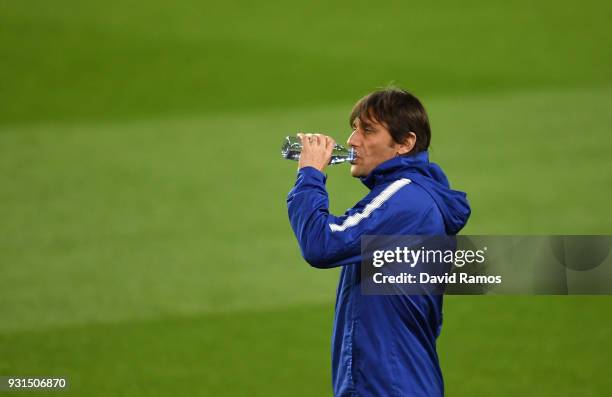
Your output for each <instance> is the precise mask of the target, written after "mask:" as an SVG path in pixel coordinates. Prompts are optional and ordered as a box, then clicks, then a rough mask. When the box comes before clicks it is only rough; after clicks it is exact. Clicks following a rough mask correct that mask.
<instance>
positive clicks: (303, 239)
mask: <svg viewBox="0 0 612 397" xmlns="http://www.w3.org/2000/svg"><path fill="white" fill-rule="evenodd" d="M325 181H326V178H325V175H324V174H323V173H321V172H320V171H319V170H317V169H315V168H313V167H304V168H301V169H300V170H299V171H298V176H297V181H296V183H295V186H294V187H293V189H292V190H291V191H290V192H289V195H288V197H287V206H288V211H289V221H290V222H291V227H292V228H293V232H294V233H295V236H296V237H297V240H298V243H299V245H300V249H301V251H302V256H303V257H304V259H305V260H306V262H308V263H309V264H310V265H311V266H313V267H316V268H332V267H336V266H344V265H349V264H354V263H358V262H360V260H361V236H362V235H365V234H384V233H388V234H393V232H392V231H391V229H390V228H388V225H389V224H391V223H395V224H396V225H397V224H398V223H397V222H400V223H403V222H404V221H405V219H398V215H397V214H395V216H394V215H393V213H392V211H390V210H389V208H387V207H385V205H386V204H384V203H382V202H381V200H380V198H379V196H377V197H370V196H366V198H365V199H364V200H363V201H364V203H365V205H358V206H356V207H355V208H351V209H350V210H348V211H347V212H346V213H345V214H344V215H343V216H341V217H336V216H334V215H332V214H330V213H329V199H328V195H327V190H326V189H325ZM382 194H384V192H383V193H382ZM391 218H393V219H391ZM404 224H405V223H404Z"/></svg>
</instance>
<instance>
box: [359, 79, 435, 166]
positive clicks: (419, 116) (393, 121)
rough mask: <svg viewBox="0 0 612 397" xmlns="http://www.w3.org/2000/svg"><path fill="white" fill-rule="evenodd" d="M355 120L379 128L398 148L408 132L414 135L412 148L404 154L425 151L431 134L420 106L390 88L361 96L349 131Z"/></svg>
mask: <svg viewBox="0 0 612 397" xmlns="http://www.w3.org/2000/svg"><path fill="white" fill-rule="evenodd" d="M357 118H359V119H360V120H363V119H365V120H372V121H376V122H378V123H381V124H383V125H384V126H385V127H386V128H387V129H388V130H389V132H390V133H391V137H392V138H393V140H394V141H395V142H397V143H400V144H401V143H404V141H405V140H406V138H407V137H408V134H409V133H410V132H414V134H415V135H416V144H415V145H414V148H412V150H411V151H410V153H408V154H416V153H419V152H423V151H425V150H427V149H428V148H429V142H430V141H431V130H430V128H429V118H428V117H427V112H425V108H424V107H423V104H421V102H420V101H419V100H418V99H417V98H416V97H415V96H414V95H412V94H411V93H409V92H408V91H405V90H402V89H400V88H395V87H391V88H385V89H383V90H380V91H374V92H372V93H370V94H368V95H366V96H364V97H363V98H361V99H360V100H359V102H357V103H356V104H355V106H354V107H353V111H352V112H351V118H350V120H349V124H350V126H351V128H352V127H353V123H354V121H355V119H357Z"/></svg>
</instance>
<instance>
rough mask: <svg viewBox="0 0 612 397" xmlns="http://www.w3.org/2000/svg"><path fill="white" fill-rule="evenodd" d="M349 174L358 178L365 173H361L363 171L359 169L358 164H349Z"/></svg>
mask: <svg viewBox="0 0 612 397" xmlns="http://www.w3.org/2000/svg"><path fill="white" fill-rule="evenodd" d="M351 176H352V177H353V178H360V177H362V176H365V175H363V171H362V170H361V169H360V167H359V166H358V165H355V164H353V165H351Z"/></svg>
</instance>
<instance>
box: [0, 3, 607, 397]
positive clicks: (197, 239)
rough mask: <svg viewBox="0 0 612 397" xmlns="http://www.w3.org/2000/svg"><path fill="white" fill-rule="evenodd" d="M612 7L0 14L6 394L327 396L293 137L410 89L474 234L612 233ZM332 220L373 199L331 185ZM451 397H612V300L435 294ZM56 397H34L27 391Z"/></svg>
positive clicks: (342, 180)
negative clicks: (290, 145)
mask: <svg viewBox="0 0 612 397" xmlns="http://www.w3.org/2000/svg"><path fill="white" fill-rule="evenodd" d="M611 13H612V8H611V6H610V5H609V4H608V3H606V2H603V1H599V2H598V1H585V2H581V3H580V4H576V3H571V2H561V3H559V2H552V1H546V2H536V3H533V2H528V1H521V2H519V1H516V2H506V3H504V4H503V5H495V4H491V3H490V2H485V1H482V0H480V1H470V2H464V3H461V4H459V3H454V2H445V4H440V3H436V4H435V5H433V4H432V5H429V4H425V3H423V4H419V5H416V4H415V5H411V4H404V3H399V2H388V3H381V4H380V5H376V6H375V5H374V4H373V3H365V2H359V3H354V2H335V3H334V4H327V3H326V2H315V3H308V4H301V5H289V4H285V3H284V2H280V1H274V2H267V3H266V4H260V5H254V4H251V3H248V2H238V1H230V2H224V3H223V4H213V3H210V4H206V3H201V2H196V1H178V2H175V3H173V4H170V3H168V2H161V1H156V0H154V1H152V2H142V1H136V0H129V1H122V2H119V1H115V0H112V1H107V2H102V1H99V0H92V1H90V2H77V1H68V0H63V1H60V2H44V1H30V2H21V3H19V2H10V3H9V2H2V3H0V53H2V54H3V55H2V61H0V74H1V75H2V76H3V78H2V82H1V83H0V175H1V178H2V182H3V183H2V185H1V187H0V319H1V320H0V376H2V375H20V376H28V375H29V376H35V375H64V376H68V377H69V379H70V382H71V392H70V394H73V395H83V396H108V395H117V396H157V395H159V396H162V395H169V394H171V393H174V394H176V395H202V396H244V395H249V396H273V395H274V396H275V395H296V396H302V395H303V396H318V395H331V387H330V377H331V375H330V363H329V361H330V360H329V357H330V334H331V325H332V320H333V302H334V298H335V286H336V282H337V276H338V272H337V271H336V270H331V271H319V270H315V269H311V268H309V267H308V265H307V264H306V263H305V262H304V261H303V260H301V258H300V255H299V250H298V247H297V244H296V242H295V239H294V238H293V235H292V232H291V230H290V227H289V225H288V221H287V217H286V208H285V196H286V193H287V192H288V190H289V189H290V187H291V186H292V184H293V178H294V175H295V166H296V164H295V163H290V162H287V161H284V160H281V159H280V158H279V146H280V143H281V141H282V138H283V137H284V136H285V135H288V134H293V133H295V132H297V131H298V130H304V131H323V132H327V133H329V134H330V135H332V136H334V137H336V138H337V139H338V140H344V139H346V137H347V135H348V132H349V130H348V123H347V117H348V113H349V111H350V108H351V106H352V104H353V103H354V102H355V101H356V100H357V99H358V98H359V97H360V96H362V95H364V94H365V93H367V92H368V91H370V90H373V89H375V88H377V87H379V86H384V85H386V84H388V83H390V82H395V83H397V84H399V85H402V86H404V87H406V88H408V89H411V90H413V91H414V92H415V93H416V94H417V95H418V96H419V97H421V98H422V99H423V101H424V103H425V105H426V107H427V109H428V111H429V114H430V117H431V121H432V130H433V140H432V145H433V147H432V150H431V157H432V159H433V160H434V161H436V162H438V163H439V164H441V165H442V166H443V168H444V169H445V170H446V172H447V173H448V175H449V178H450V180H451V182H452V183H453V187H455V188H457V189H460V190H464V191H466V192H468V198H469V199H470V202H471V204H472V208H473V215H472V218H471V219H470V222H469V224H468V226H467V228H466V229H465V230H464V233H466V234H597V233H602V234H610V233H611V232H612V213H611V211H610V208H609V203H610V197H611V196H612V173H611V172H610V170H612V156H610V153H609V148H610V146H611V145H612V137H611V135H610V126H611V125H612V112H611V111H610V109H611V106H612V74H611V73H610V70H612V49H611V47H610V45H609V42H610V41H612V40H611V39H612V29H610V27H609V21H608V20H609V16H610V14H611ZM328 175H329V179H328V187H329V190H330V196H331V207H332V210H333V212H336V213H341V212H343V211H344V209H346V208H348V207H350V206H352V204H354V203H355V202H356V201H357V200H359V199H360V198H361V197H362V195H363V194H364V193H365V192H366V189H365V187H364V186H362V185H361V184H360V183H358V181H355V180H352V179H351V178H350V177H349V175H348V171H347V167H344V166H337V167H330V168H329V170H328ZM445 299H446V301H445V325H444V328H443V331H442V336H441V337H440V340H439V354H440V358H441V362H442V366H443V371H444V375H445V381H446V389H447V394H448V395H449V396H451V397H452V396H481V395H482V396H485V395H495V396H516V395H538V396H577V395H584V396H604V395H610V394H612V380H610V377H609V376H608V375H607V372H606V370H605V368H606V364H607V362H606V361H605V360H607V359H608V358H609V357H610V355H611V354H612V342H611V340H612V318H610V317H609V316H608V313H609V311H610V307H612V298H609V297H577V296H573V297H563V296H560V297H526V296H523V297H491V296H480V297H458V296H450V297H447V298H445ZM36 395H44V393H36Z"/></svg>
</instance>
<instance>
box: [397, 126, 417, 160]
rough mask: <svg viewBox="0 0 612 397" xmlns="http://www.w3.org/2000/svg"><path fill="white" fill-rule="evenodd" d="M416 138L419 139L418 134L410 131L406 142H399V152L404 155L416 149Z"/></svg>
mask: <svg viewBox="0 0 612 397" xmlns="http://www.w3.org/2000/svg"><path fill="white" fill-rule="evenodd" d="M416 140H417V137H416V134H415V133H414V132H412V131H410V132H409V133H408V136H407V137H406V139H404V143H402V144H399V146H398V148H397V154H399V155H400V156H402V155H404V154H406V153H410V152H411V151H412V149H414V146H415V145H416Z"/></svg>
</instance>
